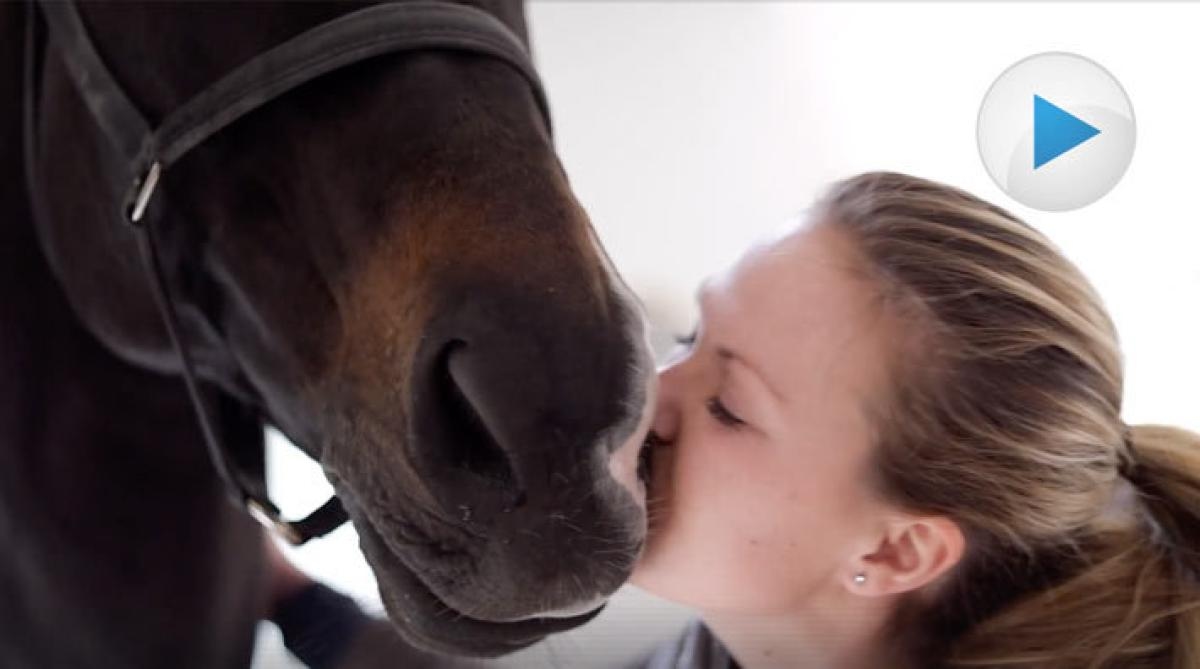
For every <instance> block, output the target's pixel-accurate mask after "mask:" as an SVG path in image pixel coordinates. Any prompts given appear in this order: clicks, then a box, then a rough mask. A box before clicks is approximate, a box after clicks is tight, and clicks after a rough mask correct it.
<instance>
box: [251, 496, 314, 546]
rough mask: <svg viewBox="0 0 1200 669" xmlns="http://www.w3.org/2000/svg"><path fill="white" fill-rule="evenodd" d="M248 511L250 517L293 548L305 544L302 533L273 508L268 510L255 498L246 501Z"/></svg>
mask: <svg viewBox="0 0 1200 669" xmlns="http://www.w3.org/2000/svg"><path fill="white" fill-rule="evenodd" d="M246 510H247V511H248V512H249V513H250V516H251V517H253V518H254V519H255V520H257V521H258V522H259V524H261V525H262V526H263V527H265V528H267V529H269V530H272V531H273V532H275V534H277V535H279V536H280V537H282V538H283V540H284V541H286V542H288V543H289V544H291V545H293V546H299V545H300V544H303V543H304V537H302V536H300V532H299V531H298V530H297V529H296V528H295V526H293V525H292V524H291V523H289V522H288V521H286V520H284V519H283V518H280V517H279V512H278V511H277V510H275V509H273V508H268V507H267V506H266V505H264V504H263V503H262V502H260V501H258V500H257V499H254V498H247V499H246Z"/></svg>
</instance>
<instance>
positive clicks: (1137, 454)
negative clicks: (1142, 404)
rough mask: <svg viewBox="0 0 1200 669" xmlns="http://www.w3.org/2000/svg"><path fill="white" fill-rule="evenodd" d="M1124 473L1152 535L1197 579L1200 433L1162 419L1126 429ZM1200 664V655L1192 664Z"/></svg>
mask: <svg viewBox="0 0 1200 669" xmlns="http://www.w3.org/2000/svg"><path fill="white" fill-rule="evenodd" d="M1130 441H1131V444H1130V446H1131V449H1130V450H1131V453H1130V455H1131V457H1132V462H1133V466H1132V467H1131V471H1130V472H1129V474H1128V477H1129V480H1130V482H1131V483H1132V484H1133V485H1134V487H1135V489H1136V490H1137V491H1138V494H1139V497H1140V498H1141V500H1142V503H1143V504H1144V506H1145V508H1146V512H1147V513H1146V515H1147V520H1148V521H1149V524H1150V529H1151V535H1152V538H1153V539H1155V540H1156V541H1158V542H1159V543H1161V544H1162V546H1163V548H1164V549H1165V550H1166V551H1167V553H1168V554H1170V556H1171V557H1172V558H1173V559H1174V560H1175V561H1176V562H1177V563H1178V564H1177V567H1178V569H1179V571H1180V573H1181V574H1184V575H1189V576H1191V577H1192V578H1193V579H1196V580H1198V581H1200V435H1196V434H1193V433H1191V432H1188V431H1186V430H1181V429H1179V428H1174V427H1168V426H1165V425H1142V426H1138V427H1134V428H1131V429H1130ZM1193 666H1197V667H1200V658H1197V662H1196V664H1195V665H1193Z"/></svg>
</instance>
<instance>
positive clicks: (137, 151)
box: [25, 0, 550, 545]
mask: <svg viewBox="0 0 1200 669" xmlns="http://www.w3.org/2000/svg"><path fill="white" fill-rule="evenodd" d="M35 6H36V7H40V9H41V13H42V15H43V16H44V17H45V19H46V24H47V25H48V26H49V30H50V34H51V36H52V38H53V41H54V42H55V44H56V46H57V47H58V50H59V51H60V52H61V54H62V58H63V60H64V62H65V63H66V67H67V71H68V72H69V74H70V76H71V78H72V80H73V81H74V84H75V86H76V88H77V89H78V90H79V92H80V94H81V95H82V97H83V99H84V102H85V104H86V105H87V107H88V109H89V110H90V111H91V114H92V116H93V117H94V118H95V120H96V123H97V124H98V125H99V127H100V128H101V129H102V130H103V132H104V134H105V136H106V137H107V138H108V140H109V143H110V144H111V145H112V147H113V149H114V150H115V152H116V153H117V154H118V155H117V158H118V160H116V161H113V162H115V163H118V164H120V165H123V167H124V170H125V174H110V175H108V180H109V182H110V183H111V184H113V186H112V188H113V189H114V190H115V191H116V192H114V193H113V199H114V201H115V202H116V204H117V206H118V207H120V211H119V215H120V216H121V217H122V218H123V219H124V220H126V221H127V222H129V223H130V224H132V225H133V227H134V229H135V230H138V231H139V232H140V234H138V235H137V237H138V242H139V246H140V248H141V252H142V256H143V260H144V262H145V264H146V267H147V271H148V272H149V274H150V279H151V283H152V284H153V288H154V294H155V299H156V301H157V302H158V307H159V310H160V311H161V313H162V316H163V320H164V322H165V323H166V326H167V331H168V333H169V335H170V337H171V341H172V344H173V345H174V347H175V350H176V353H177V354H178V356H179V360H180V364H181V367H182V370H183V378H184V383H185V385H186V386H187V391H188V395H189V397H190V398H191V402H192V405H193V407H194V409H195V411H196V416H197V419H198V421H199V423H200V429H201V432H202V434H203V436H204V442H205V445H206V447H207V449H208V452H209V456H210V459H211V460H212V462H213V467H214V469H216V472H217V475H218V476H219V477H220V478H221V480H222V481H223V482H224V484H225V487H226V489H227V491H228V492H229V493H230V496H231V497H232V498H233V500H234V502H235V503H237V504H239V505H241V506H243V507H244V508H246V509H247V511H248V512H249V513H250V515H252V516H253V517H255V518H256V519H257V520H259V521H260V522H262V523H263V524H264V525H267V526H268V527H271V528H272V529H274V530H275V531H276V532H277V533H278V534H280V535H281V536H282V537H283V538H284V539H286V540H287V541H289V542H290V543H292V544H294V545H300V544H302V543H304V542H306V541H308V540H309V539H311V538H314V537H320V536H324V535H325V534H328V533H329V532H332V531H333V530H334V529H336V528H337V527H339V526H340V525H342V524H343V523H344V522H345V521H346V520H347V516H346V512H345V509H344V508H343V507H342V505H341V503H340V502H339V501H338V499H337V497H336V496H335V497H330V499H329V500H328V501H326V502H325V503H324V504H323V505H322V506H321V507H320V508H318V509H317V510H316V511H314V512H313V513H311V514H309V515H308V516H307V517H306V518H304V519H302V520H299V521H288V520H284V519H283V518H282V517H281V516H280V512H279V509H278V508H277V507H276V506H275V504H273V503H272V502H271V500H270V499H269V497H267V496H266V495H265V494H258V493H257V492H255V488H261V489H264V490H265V487H266V486H265V485H263V484H262V483H261V482H251V481H249V480H248V478H247V477H246V476H244V475H242V473H241V472H239V471H237V469H236V468H235V466H234V464H233V462H232V460H231V458H230V457H229V454H228V452H227V451H226V450H225V449H224V448H222V446H221V443H220V440H219V437H218V434H217V431H216V430H215V429H214V427H213V425H212V422H211V419H210V417H209V413H208V411H207V409H206V408H205V404H204V400H203V396H202V395H201V393H200V388H199V383H198V381H197V379H196V373H195V368H194V365H193V363H192V358H191V355H189V352H188V348H187V346H186V343H185V342H184V341H183V332H182V328H180V326H179V317H178V314H177V312H176V309H175V303H174V301H173V300H172V298H171V295H170V291H169V289H168V285H167V281H166V278H165V275H164V273H163V270H162V265H161V262H160V260H159V257H158V251H157V247H158V244H157V243H156V241H155V237H156V231H155V225H154V223H155V221H156V220H157V219H159V218H160V217H161V210H162V208H161V207H156V208H155V207H151V206H150V205H151V200H152V198H153V196H154V192H155V189H156V187H157V184H158V182H159V179H160V177H161V175H162V172H163V171H164V170H166V169H167V168H168V167H170V166H171V165H172V164H173V163H174V162H175V161H177V160H179V159H180V158H182V157H183V156H184V155H186V154H187V153H188V152H189V151H191V150H192V149H194V148H195V147H196V146H198V145H200V144H202V143H203V142H204V141H205V140H206V139H208V138H209V137H212V136H213V135H214V134H216V133H218V132H220V131H221V130H222V129H223V128H225V127H226V126H228V125H229V124H231V123H233V122H234V121H236V120H237V119H239V118H241V117H242V116H245V115H246V114H248V113H249V112H251V111H253V110H255V109H257V108H259V107H261V106H262V105H264V104H266V103H268V102H270V101H272V100H274V99H276V98H278V97H280V96H281V95H283V94H284V93H286V92H288V91H290V90H292V89H294V88H296V87H298V86H300V85H302V84H305V83H307V82H309V81H312V80H313V79H316V78H318V77H320V76H322V75H324V74H328V73H330V72H332V71H334V70H337V69H339V68H342V67H345V66H347V65H351V64H354V63H358V62H361V61H364V60H367V59H369V58H373V57H375V56H380V55H384V54H389V53H397V52H406V51H429V50H452V51H462V52H466V53H471V54H476V55H482V56H488V57H491V58H495V59H497V60H499V61H501V62H504V63H507V64H508V65H509V66H511V67H513V68H514V69H515V70H516V71H517V72H518V73H520V74H521V75H522V76H523V77H524V78H525V80H526V81H527V82H528V83H529V86H530V88H531V90H532V91H533V95H534V99H535V101H536V103H537V105H538V108H539V110H540V111H541V114H542V118H543V120H544V121H545V123H546V127H547V130H548V131H549V130H550V112H549V105H548V104H547V101H546V95H545V91H544V90H543V88H542V84H541V80H540V78H539V77H538V75H537V72H536V71H535V70H534V68H533V65H532V63H531V62H530V59H529V54H528V52H527V51H526V49H525V46H524V45H523V44H522V43H521V41H520V39H518V38H517V36H516V35H514V34H513V33H512V31H511V30H509V29H508V28H507V27H506V26H505V25H504V24H503V23H501V22H500V20H499V19H497V18H495V17H494V16H492V15H491V14H488V13H487V12H484V11H482V10H479V9H476V8H474V7H469V6H465V5H458V4H452V3H449V2H444V1H438V0H414V1H413V2H406V3H401V4H382V5H375V6H372V7H368V8H365V9H361V10H358V11H355V12H352V13H349V14H345V15H343V16H341V17H338V18H336V19H334V20H332V21H329V22H327V23H324V24H321V25H319V26H317V27H315V28H312V29H310V30H308V31H306V32H304V33H301V34H300V35H298V36H296V37H293V38H291V39H289V40H287V41H285V42H283V43H282V44H279V45H278V46H276V47H273V48H271V49H270V50H268V51H266V52H264V53H262V54H260V55H258V56H256V57H254V58H252V59H250V60H249V61H247V62H246V63H244V64H242V65H241V66H239V67H238V68H236V69H234V70H233V71H232V72H230V73H229V74H227V75H225V76H223V77H222V78H221V79H219V80H218V81H217V82H215V83H214V84H212V85H210V86H209V87H208V88H206V89H204V90H203V91H201V92H200V93H198V94H197V95H196V96H194V97H193V98H191V99H190V100H188V101H187V102H185V103H184V104H183V105H181V106H180V107H178V108H176V109H175V110H174V111H172V112H171V113H169V114H168V115H167V116H166V118H164V119H163V121H162V123H160V124H159V125H158V126H157V127H153V128H152V127H151V124H150V123H149V121H147V119H146V117H145V116H144V115H143V114H142V113H141V112H140V111H139V110H138V108H137V106H136V105H135V104H133V102H132V101H131V100H130V99H129V96H128V95H126V93H125V91H124V90H122V88H121V86H120V85H119V84H118V83H117V81H116V79H115V78H114V77H113V76H112V74H111V72H110V71H109V70H108V68H107V67H106V66H105V65H104V62H103V60H102V59H101V58H100V55H99V54H98V53H97V52H96V48H95V46H94V45H93V44H92V41H91V38H90V37H89V36H88V32H87V28H86V26H85V25H84V23H83V20H82V18H81V17H80V16H79V11H78V9H77V8H76V6H75V3H74V2H73V0H32V3H31V6H30V10H29V11H30V14H29V19H28V23H27V29H26V33H27V35H26V40H27V45H26V54H27V59H28V62H27V63H26V82H25V95H26V100H25V105H26V109H25V123H26V129H25V134H26V138H25V140H26V169H27V172H28V174H29V176H30V179H29V187H30V189H31V191H34V192H32V193H31V199H32V200H33V201H34V210H35V214H39V213H40V212H39V207H38V206H37V199H38V198H37V194H36V188H34V181H33V179H32V176H33V175H34V169H33V165H34V159H35V155H34V154H35V151H34V141H33V131H34V127H33V118H34V114H35V109H34V105H35V100H34V92H35V90H36V82H35V81H34V75H35V73H34V72H33V70H34V67H33V64H34V60H35V58H36V53H35V50H34V48H33V41H34V38H35V33H36V27H35V25H34V20H33V19H34V16H33V15H34V13H35ZM147 213H151V215H150V216H149V217H146V214H147ZM254 483H257V485H254Z"/></svg>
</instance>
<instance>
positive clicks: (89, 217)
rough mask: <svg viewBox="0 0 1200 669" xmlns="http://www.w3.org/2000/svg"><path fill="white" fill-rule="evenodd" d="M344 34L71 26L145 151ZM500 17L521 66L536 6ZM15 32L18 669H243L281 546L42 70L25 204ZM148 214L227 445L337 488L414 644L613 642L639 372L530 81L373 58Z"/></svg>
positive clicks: (454, 57)
mask: <svg viewBox="0 0 1200 669" xmlns="http://www.w3.org/2000/svg"><path fill="white" fill-rule="evenodd" d="M352 9H353V7H352V6H349V5H345V4H334V5H326V4H317V3H281V4H279V5H269V4H261V3H254V4H250V5H236V6H233V5H223V4H215V3H187V4H179V5H173V4H168V3H149V4H145V5H142V4H133V3H119V4H116V5H104V6H99V5H85V6H83V7H82V10H83V16H84V19H85V22H86V23H87V24H88V28H89V30H90V31H91V32H92V34H93V38H94V40H95V42H96V48H97V50H98V52H99V53H100V55H101V56H102V57H103V58H104V59H105V61H106V62H107V63H108V65H109V67H110V68H111V70H112V71H113V73H114V75H115V77H116V78H117V79H118V80H119V81H120V82H121V84H122V85H123V86H124V87H125V89H126V92H127V93H128V95H129V97H130V98H131V99H132V100H133V101H134V102H135V103H136V104H138V105H139V106H140V107H141V108H142V109H143V111H144V112H145V113H146V115H147V116H148V117H150V118H151V119H152V120H153V119H157V118H161V117H162V115H164V114H165V113H167V112H168V111H169V110H170V109H172V108H173V107H175V106H177V105H178V104H180V102H181V101H183V100H185V99H186V98H187V97H189V96H190V95H192V94H194V93H195V92H196V91H198V90H200V89H201V88H203V87H204V86H206V85H207V84H208V83H210V82H211V81H213V80H215V79H216V78H217V77H219V76H221V75H222V74H223V73H224V72H226V71H228V70H230V69H231V68H233V67H234V66H236V65H237V64H239V63H241V62H243V61H245V60H246V59H248V58H250V57H252V56H254V55H255V54H257V53H259V52H261V51H263V50H265V49H267V48H269V47H270V46H272V45H274V44H277V43H279V42H280V41H282V40H285V39H287V38H289V37H291V36H294V35H295V34H298V33H299V32H301V31H303V30H305V29H307V28H309V27H311V26H312V25H315V24H317V23H319V22H321V21H324V20H328V19H329V18H331V17H333V16H336V15H338V14H340V13H343V12H347V11H350V10H352ZM487 9H488V10H489V11H491V12H492V13H494V14H495V15H497V16H498V17H500V18H501V19H502V20H503V21H504V22H505V23H506V24H507V25H508V26H509V27H510V28H512V29H513V30H514V31H516V32H517V33H518V34H520V35H521V36H522V37H523V36H524V23H523V18H522V13H521V8H520V5H519V4H518V3H515V2H504V3H501V2H499V1H497V2H496V3H494V6H493V3H488V6H487ZM26 11H27V7H26V5H24V4H16V3H0V68H3V69H2V70H0V100H4V101H5V103H4V104H3V105H0V155H2V156H3V157H4V158H5V160H4V162H3V163H2V164H0V170H3V175H2V177H3V178H0V291H2V294H0V667H4V668H6V669H7V668H8V667H38V668H41V667H121V668H127V667H204V668H213V667H236V666H244V665H246V664H247V662H248V659H249V657H250V653H251V651H252V644H253V638H254V628H255V620H256V619H257V618H258V616H259V615H260V612H261V607H262V605H263V597H264V593H263V579H262V566H261V564H260V551H259V547H260V541H261V531H260V530H259V528H258V527H257V526H256V525H255V524H254V523H253V522H252V521H251V520H250V519H249V518H248V517H247V516H246V515H245V513H244V512H243V511H242V510H241V509H238V508H236V507H234V506H233V505H230V504H228V503H227V501H226V500H225V496H224V492H223V490H222V489H221V488H220V484H219V482H218V479H217V478H216V476H215V475H214V473H213V470H212V467H211V464H210V463H209V462H208V460H207V458H206V455H205V451H204V448H203V445H202V442H201V435H200V432H199V430H198V429H197V425H196V420H195V416H194V415H193V412H192V408H191V407H190V406H189V404H188V399H187V396H186V394H185V392H184V387H183V385H182V383H181V382H180V379H179V377H178V373H179V367H178V362H177V358H176V357H175V352H174V351H173V349H172V348H171V346H170V345H169V342H168V340H167V338H166V335H165V331H164V329H163V325H162V321H161V318H160V315H159V313H158V312H157V311H156V309H155V305H154V302H153V300H152V295H151V292H150V289H149V285H148V283H147V281H146V274H145V271H144V268H143V267H142V265H141V262H140V258H139V257H138V254H137V250H136V245H135V243H134V238H133V235H132V233H131V232H130V230H128V229H126V228H122V227H121V226H120V225H119V223H115V222H114V221H113V220H112V218H111V217H110V216H108V215H107V212H108V211H109V209H108V208H110V207H111V206H112V203H111V202H108V201H106V196H105V188H104V186H103V171H102V170H103V167H102V166H103V164H104V159H105V151H107V148H106V146H105V144H104V142H105V139H104V137H103V136H102V135H101V134H100V132H99V131H98V129H97V128H96V127H95V123H94V121H93V120H92V119H91V117H90V116H89V115H88V113H87V109H86V108H85V107H84V106H83V105H82V104H81V101H80V99H79V97H78V94H77V92H76V91H75V90H74V89H73V88H72V86H71V83H70V81H69V80H68V79H67V77H66V76H65V73H64V71H63V67H62V63H61V60H60V59H59V58H58V57H57V56H56V55H55V53H54V50H53V44H51V45H50V48H49V49H48V50H47V51H46V52H45V53H44V54H42V59H41V62H40V67H39V68H38V83H39V87H38V91H39V96H38V100H37V102H38V109H39V114H38V118H37V123H36V126H35V129H34V139H35V145H36V147H37V153H38V156H39V160H38V170H37V171H36V173H35V174H34V177H33V180H34V183H32V184H27V183H26V179H25V178H24V174H23V167H22V166H23V160H22V159H21V156H22V150H21V147H22V138H23V134H22V133H23V131H22V125H21V105H20V104H19V103H18V102H17V101H20V100H22V86H21V64H22V62H23V53H22V47H23V45H24V42H25V40H24V21H25V12H26ZM29 187H32V189H33V191H34V192H36V193H38V195H39V196H40V197H41V198H42V199H43V201H44V202H45V204H46V207H45V213H46V216H45V220H42V221H41V222H40V223H38V224H35V221H34V217H33V215H32V211H31V207H30V200H29V197H28V195H29V192H30V189H29ZM161 191H162V196H163V197H165V198H167V201H169V203H170V211H171V214H170V215H169V216H168V217H166V218H165V219H164V220H163V225H162V228H161V236H162V254H163V258H164V264H165V266H166V271H167V275H168V281H169V283H170V286H171V290H172V292H173V294H174V295H175V296H176V298H177V299H178V300H179V304H180V311H181V316H182V319H183V325H184V330H185V334H186V339H187V340H188V341H189V342H190V343H191V346H192V348H193V352H194V357H195V358H196V360H197V363H198V367H199V372H200V375H201V377H202V378H203V379H204V381H205V383H204V386H203V387H204V389H205V390H204V392H205V393H206V394H207V397H208V400H209V407H210V410H211V411H212V412H213V414H214V416H215V418H216V419H217V421H218V424H219V431H220V432H221V436H222V439H223V440H224V441H225V442H226V443H227V444H230V445H231V447H232V448H233V449H234V450H235V452H236V453H237V458H238V460H239V462H240V463H241V465H242V466H243V467H244V468H246V469H248V470H251V471H253V470H255V469H261V466H262V428H263V426H264V425H265V424H271V425H275V426H277V427H278V428H279V429H281V430H282V431H283V432H284V433H285V434H287V435H288V436H289V437H290V438H291V439H292V440H293V441H294V442H295V443H296V444H298V445H299V446H300V447H301V448H303V449H304V450H305V451H306V452H307V453H308V454H310V455H311V456H313V457H314V458H317V459H318V460H319V461H320V462H321V465H322V466H323V468H324V469H325V471H326V473H327V475H328V477H329V479H330V481H331V482H332V483H333V484H334V487H335V490H336V491H337V493H338V496H339V497H340V498H341V499H342V501H343V503H344V504H345V506H346V508H347V510H348V511H349V514H350V516H351V519H352V520H353V522H354V524H355V526H356V529H357V530H358V532H359V534H360V536H361V537H362V546H363V550H364V552H365V554H366V556H367V558H368V561H369V562H370V563H371V566H372V568H373V569H374V571H375V573H376V575H377V576H378V579H379V582H380V591H381V594H382V596H383V599H384V602H385V604H386V606H387V608H388V613H389V616H390V617H391V619H392V621H393V623H394V624H395V626H396V629H397V630H398V631H399V632H400V633H401V634H402V635H403V636H404V637H405V638H406V639H408V640H409V641H410V642H412V643H414V644H416V645H420V646H422V647H425V648H430V649H435V650H439V651H443V652H455V653H458V652H461V653H471V654H480V655H494V654H498V653H503V652H507V651H510V650H514V649H516V648H520V647H523V646H525V645H528V644H530V643H533V642H535V641H537V640H539V639H541V638H543V637H544V636H545V635H546V634H547V633H550V632H552V631H554V630H557V629H565V628H568V627H572V626H574V625H577V624H580V623H581V622H583V621H585V620H587V619H589V618H590V617H591V616H592V615H594V611H595V606H596V605H597V603H599V602H600V601H602V598H603V597H604V596H605V595H607V594H608V593H609V592H611V591H612V590H614V589H615V588H616V587H617V586H618V585H619V584H620V583H621V582H622V581H623V580H624V578H625V577H626V575H627V574H628V571H629V569H630V568H631V566H632V563H633V561H634V559H635V558H636V556H637V553H638V551H639V550H640V549H641V545H642V541H643V537H644V533H645V518H644V510H643V503H642V501H641V499H640V498H639V496H638V493H637V488H636V484H635V483H634V484H631V483H630V481H627V480H624V479H622V476H623V474H621V473H620V472H624V471H627V470H629V467H628V466H626V465H627V463H628V462H630V461H631V459H630V458H629V457H626V455H621V457H620V458H618V457H617V456H618V455H620V454H630V453H632V454H633V457H634V458H636V451H637V448H638V446H639V445H640V443H641V439H642V434H643V433H644V430H645V424H644V423H645V421H644V415H645V413H646V412H645V410H644V409H645V406H646V405H647V404H648V403H649V402H650V401H652V386H651V385H650V382H649V381H648V380H649V379H652V378H653V374H652V370H651V368H650V362H649V357H648V352H647V349H646V347H645V345H644V335H643V330H642V321H641V317H640V314H639V312H638V309H637V307H636V304H635V303H634V301H633V300H632V299H631V297H630V295H629V293H628V291H627V289H625V288H624V286H623V285H622V284H621V282H620V280H619V279H618V278H617V277H616V275H615V273H614V272H613V271H612V269H611V267H610V266H609V265H608V263H607V260H606V259H605V258H604V255H603V252H602V251H601V249H600V248H599V246H598V244H597V243H596V240H595V236H594V234H593V233H592V231H591V228H590V224H589V222H588V220H587V218H586V215H585V214H584V213H583V211H582V209H581V208H580V207H579V205H578V204H577V203H576V202H575V200H574V198H573V197H572V195H571V193H570V190H569V188H568V186H567V182H566V178H565V176H564V175H563V172H562V169H561V167H560V165H559V164H558V161H557V159H556V158H555V155H554V152H553V147H552V145H551V142H550V137H549V133H548V129H547V127H546V125H545V123H544V120H543V119H542V118H541V115H540V113H539V112H538V110H537V107H536V105H535V104H534V100H533V98H532V96H531V94H530V91H529V87H528V85H527V83H526V82H524V81H523V80H522V79H521V78H520V77H519V76H517V74H516V73H515V72H513V71H512V70H511V69H510V68H507V67H506V66H505V65H503V64H501V63H498V62H493V61H491V60H489V59H487V58H482V57H477V56H471V55H469V54H458V53H423V54H417V55H396V56H387V57H380V58H377V59H373V60H371V61H369V62H364V63H361V64H358V65H355V66H352V67H348V68H346V69H345V70H343V71H339V72H336V73H334V74H332V75H328V76H325V77H323V78H321V79H320V80H318V81H315V82H313V83H311V84H307V85H305V86H303V87H302V88H300V89H298V90H296V91H293V92H291V93H288V94H287V95H286V96H284V97H283V98H281V99H279V100H277V101H275V102H272V103H270V104H268V105H267V106H266V107H264V108H262V109H260V110H258V111H256V112H254V113H253V114H251V115H250V116H248V117H246V118H245V119H242V120H240V121H238V122H236V123H235V124H234V125H232V126H230V127H229V128H227V129H226V130H224V131H222V132H221V133H220V134H219V135H217V136H215V137H214V138H213V139H212V140H211V141H209V142H208V143H206V144H205V145H204V146H202V147H201V148H198V149H197V150H196V151H194V153H193V154H191V155H189V156H188V157H186V158H184V159H183V160H182V161H181V162H179V163H178V164H176V165H175V166H174V167H172V168H170V170H169V171H168V172H167V173H166V175H165V177H164V180H163V184H162V186H161ZM621 463H626V464H625V465H623V464H621Z"/></svg>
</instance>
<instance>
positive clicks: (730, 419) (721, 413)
mask: <svg viewBox="0 0 1200 669" xmlns="http://www.w3.org/2000/svg"><path fill="white" fill-rule="evenodd" d="M704 406H705V408H707V409H708V413H709V415H711V416H712V417H713V418H715V419H716V421H717V422H718V423H720V424H722V425H725V426H727V427H732V428H739V427H742V426H743V425H745V424H746V421H744V420H742V419H741V418H738V417H737V416H735V415H733V412H732V411H730V410H729V408H728V407H726V406H725V404H724V403H722V402H721V398H719V397H710V398H708V400H707V401H706V402H705V403H704Z"/></svg>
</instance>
